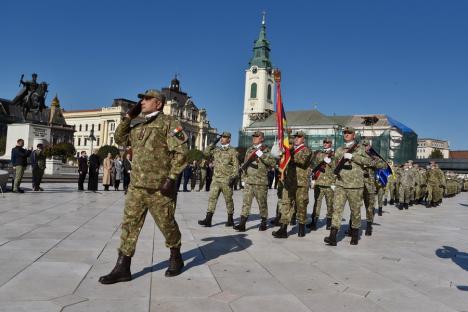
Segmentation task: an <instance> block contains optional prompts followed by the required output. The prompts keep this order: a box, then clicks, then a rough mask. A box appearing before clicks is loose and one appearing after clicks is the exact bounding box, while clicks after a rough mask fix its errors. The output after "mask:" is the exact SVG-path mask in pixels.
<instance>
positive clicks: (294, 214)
mask: <svg viewBox="0 0 468 312" xmlns="http://www.w3.org/2000/svg"><path fill="white" fill-rule="evenodd" d="M289 224H290V225H296V213H293V215H292V218H291V222H289Z"/></svg>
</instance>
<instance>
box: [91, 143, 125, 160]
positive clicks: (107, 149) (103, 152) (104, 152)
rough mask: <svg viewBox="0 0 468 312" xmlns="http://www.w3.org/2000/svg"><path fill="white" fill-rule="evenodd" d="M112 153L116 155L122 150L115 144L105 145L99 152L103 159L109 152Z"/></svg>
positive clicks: (113, 155)
mask: <svg viewBox="0 0 468 312" xmlns="http://www.w3.org/2000/svg"><path fill="white" fill-rule="evenodd" d="M109 153H111V154H112V157H115V156H116V155H118V154H120V151H119V149H118V148H117V147H115V146H113V145H103V146H101V148H100V149H99V150H98V152H97V154H98V156H99V158H100V159H101V160H103V159H104V158H106V157H107V154H109Z"/></svg>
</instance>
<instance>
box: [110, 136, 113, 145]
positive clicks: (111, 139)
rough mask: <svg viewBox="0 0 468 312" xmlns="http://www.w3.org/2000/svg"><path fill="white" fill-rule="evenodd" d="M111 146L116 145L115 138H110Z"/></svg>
mask: <svg viewBox="0 0 468 312" xmlns="http://www.w3.org/2000/svg"><path fill="white" fill-rule="evenodd" d="M110 145H114V138H113V137H111V138H110Z"/></svg>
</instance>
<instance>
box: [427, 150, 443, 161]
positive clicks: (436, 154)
mask: <svg viewBox="0 0 468 312" xmlns="http://www.w3.org/2000/svg"><path fill="white" fill-rule="evenodd" d="M429 158H432V159H442V158H444V154H442V152H441V151H440V150H439V149H437V148H436V149H434V150H433V151H432V153H431V155H429Z"/></svg>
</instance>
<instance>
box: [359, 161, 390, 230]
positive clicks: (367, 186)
mask: <svg viewBox="0 0 468 312" xmlns="http://www.w3.org/2000/svg"><path fill="white" fill-rule="evenodd" d="M386 167H387V163H386V162H385V161H383V160H381V159H380V158H378V157H374V158H373V162H372V166H365V167H364V193H363V196H364V206H365V207H366V220H367V222H371V223H372V222H373V221H374V208H375V195H376V193H377V190H378V189H382V191H380V193H381V195H380V196H379V199H380V200H379V207H382V197H383V187H382V186H381V185H380V184H379V183H378V182H377V181H376V180H375V170H376V169H385V168H386Z"/></svg>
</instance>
